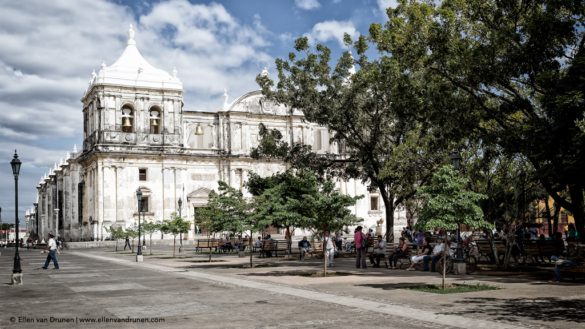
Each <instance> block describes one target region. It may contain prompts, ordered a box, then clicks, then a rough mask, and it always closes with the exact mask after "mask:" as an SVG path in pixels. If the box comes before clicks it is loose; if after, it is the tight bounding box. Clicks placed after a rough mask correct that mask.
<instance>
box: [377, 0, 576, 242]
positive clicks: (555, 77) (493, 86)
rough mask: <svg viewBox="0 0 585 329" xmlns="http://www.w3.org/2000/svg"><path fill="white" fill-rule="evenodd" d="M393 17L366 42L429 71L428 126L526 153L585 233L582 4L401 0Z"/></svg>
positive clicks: (418, 71)
mask: <svg viewBox="0 0 585 329" xmlns="http://www.w3.org/2000/svg"><path fill="white" fill-rule="evenodd" d="M388 17H389V20H388V22H387V23H386V25H385V26H382V25H380V24H374V25H372V26H371V28H370V38H371V39H373V40H375V42H376V43H377V45H378V48H379V50H380V51H381V53H382V54H384V56H385V57H386V56H387V57H392V58H394V59H396V60H397V61H398V62H400V66H401V71H402V72H408V74H414V75H421V76H424V77H425V81H427V84H426V85H425V86H416V85H413V92H418V93H424V94H425V102H427V103H429V106H428V111H426V112H425V116H426V117H427V118H428V119H429V120H430V122H432V125H434V126H438V127H441V130H443V131H444V133H443V135H444V136H445V137H446V138H451V139H456V138H459V137H461V136H465V135H470V136H474V138H477V139H478V140H481V141H483V142H484V143H488V144H492V145H498V146H500V147H501V148H502V149H503V150H504V151H505V152H506V153H507V154H508V155H509V156H516V155H521V156H522V157H524V158H525V159H526V160H527V161H528V162H529V163H530V164H531V165H532V167H533V169H534V177H535V179H537V180H538V181H539V182H540V183H541V184H542V186H543V187H544V188H545V189H546V191H547V193H548V194H549V195H550V196H551V197H552V198H553V199H554V200H555V202H557V203H558V204H559V205H560V206H562V207H564V208H565V209H567V210H569V211H570V212H571V213H572V214H573V215H574V218H575V222H576V226H577V230H578V231H579V235H580V236H584V237H585V202H584V189H585V176H584V175H582V168H584V167H585V145H584V144H585V136H584V135H583V130H582V129H581V128H582V122H583V121H581V120H583V113H584V104H585V96H584V90H585V80H584V79H583V76H584V75H585V28H584V23H585V3H584V2H583V1H557V0H536V1H496V0H466V1H463V0H449V1H442V2H440V3H439V4H438V5H436V4H434V2H432V1H400V4H399V5H398V6H397V8H395V9H390V10H388ZM580 125H581V126H580Z"/></svg>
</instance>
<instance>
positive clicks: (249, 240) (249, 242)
mask: <svg viewBox="0 0 585 329" xmlns="http://www.w3.org/2000/svg"><path fill="white" fill-rule="evenodd" d="M252 237H253V235H252V230H250V238H249V239H248V248H249V251H250V268H252V267H253V265H252V256H253V255H254V253H253V252H252V240H253V239H252Z"/></svg>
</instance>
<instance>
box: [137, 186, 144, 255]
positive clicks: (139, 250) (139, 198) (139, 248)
mask: <svg viewBox="0 0 585 329" xmlns="http://www.w3.org/2000/svg"><path fill="white" fill-rule="evenodd" d="M136 199H137V200H138V249H137V251H136V261H137V262H142V261H143V260H144V257H143V256H142V245H141V243H140V215H141V214H142V191H141V190H140V189H137V190H136Z"/></svg>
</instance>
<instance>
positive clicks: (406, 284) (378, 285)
mask: <svg viewBox="0 0 585 329" xmlns="http://www.w3.org/2000/svg"><path fill="white" fill-rule="evenodd" d="M423 284H424V283H416V282H398V283H366V284H358V285H356V286H357V287H368V288H374V289H383V290H396V289H409V288H414V287H420V286H421V285H423Z"/></svg>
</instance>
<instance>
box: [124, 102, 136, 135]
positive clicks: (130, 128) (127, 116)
mask: <svg viewBox="0 0 585 329" xmlns="http://www.w3.org/2000/svg"><path fill="white" fill-rule="evenodd" d="M122 131H123V132H125V133H131V132H134V109H133V108H132V107H131V106H130V105H124V106H123V107H122Z"/></svg>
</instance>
